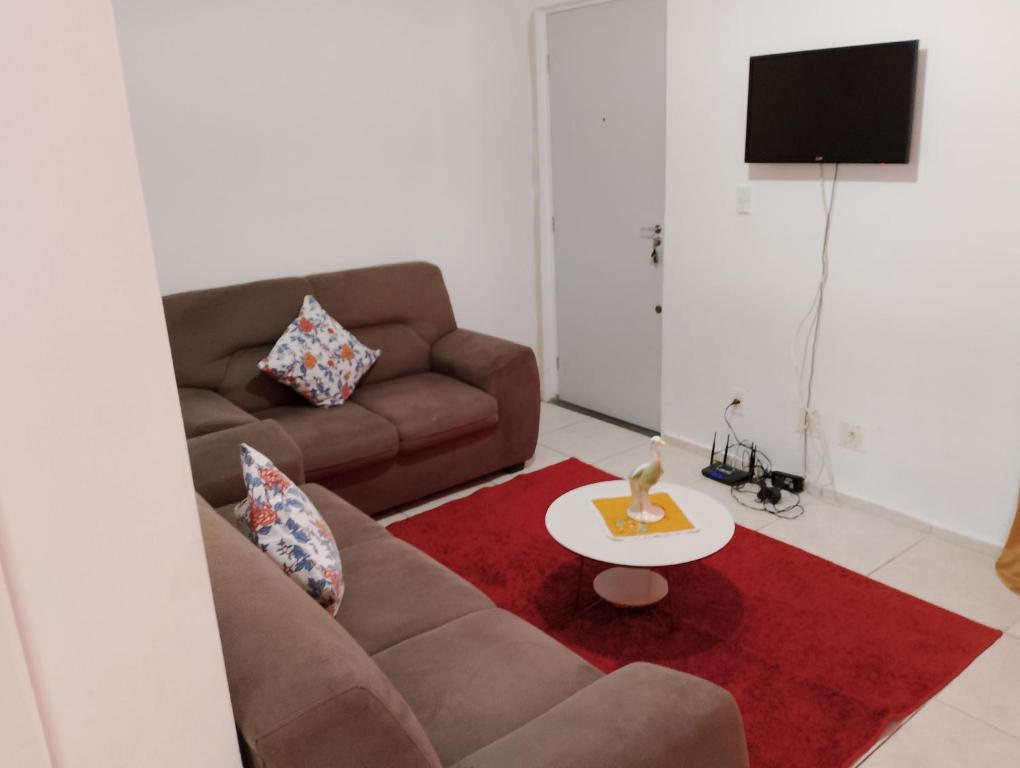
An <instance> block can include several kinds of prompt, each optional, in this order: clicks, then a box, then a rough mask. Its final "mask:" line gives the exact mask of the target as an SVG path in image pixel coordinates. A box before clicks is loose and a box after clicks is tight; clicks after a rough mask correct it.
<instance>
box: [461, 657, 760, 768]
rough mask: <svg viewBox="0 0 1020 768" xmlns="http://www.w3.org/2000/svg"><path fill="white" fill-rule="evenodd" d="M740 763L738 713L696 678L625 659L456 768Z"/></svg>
mask: <svg viewBox="0 0 1020 768" xmlns="http://www.w3.org/2000/svg"><path fill="white" fill-rule="evenodd" d="M523 765H526V766H529V768H543V767H545V766H548V768H553V767H554V766H555V768H582V767H583V768H619V766H621V765H640V766H642V768H667V766H668V767H669V768H676V767H677V766H683V768H747V765H748V756H747V744H746V741H745V739H744V727H743V723H742V721H741V718H740V710H738V709H737V704H736V702H735V701H734V700H733V697H732V696H730V694H729V693H728V692H727V691H725V690H723V689H722V688H720V687H718V686H717V685H715V684H713V683H710V682H708V681H707V680H702V679H701V678H697V677H693V676H691V675H686V674H684V673H682V672H677V671H675V670H672V669H667V668H665V667H659V666H656V665H654V664H644V663H637V664H629V665H628V666H626V667H623V668H621V669H618V670H616V671H615V672H613V673H612V674H611V675H607V676H606V677H604V678H602V679H601V680H598V681H596V682H594V683H592V684H591V685H589V686H588V687H587V688H583V689H582V690H580V691H578V692H577V693H575V694H574V695H573V696H571V697H570V698H568V699H566V700H565V701H563V702H561V703H560V704H558V705H556V706H555V707H553V708H552V709H550V710H549V711H548V712H546V713H545V714H543V715H540V716H539V717H537V718H535V719H534V720H532V721H531V722H529V723H527V724H526V725H524V726H521V727H520V728H518V729H517V730H516V731H513V732H512V733H509V734H507V735H506V736H504V737H503V738H501V739H498V740H496V741H495V742H493V743H492V744H489V745H488V746H486V747H483V748H482V749H480V750H478V751H477V752H475V753H474V754H471V755H469V756H468V757H465V758H464V759H463V760H461V761H460V762H459V763H457V765H456V768H515V767H516V766H523Z"/></svg>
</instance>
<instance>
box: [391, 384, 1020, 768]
mask: <svg viewBox="0 0 1020 768" xmlns="http://www.w3.org/2000/svg"><path fill="white" fill-rule="evenodd" d="M538 442H539V445H538V449H537V451H536V453H535V457H534V458H533V459H532V460H531V462H529V463H528V466H527V467H526V468H525V470H524V471H525V472H533V471H535V470H536V469H541V468H543V467H547V466H549V465H551V464H555V463H557V462H559V461H562V460H563V459H565V458H567V457H568V456H575V457H577V458H579V459H581V460H582V461H586V462H588V463H590V464H594V465H595V466H597V467H599V468H600V469H604V470H606V471H607V472H611V473H613V474H616V475H622V474H625V473H626V472H629V471H630V470H631V469H632V468H633V467H635V466H636V465H637V464H639V463H640V462H642V461H646V460H647V457H648V448H647V438H646V437H645V436H644V435H640V434H637V433H635V432H631V431H629V430H626V429H622V428H620V427H616V426H613V425H611V424H607V423H605V422H602V421H598V420H597V419H592V418H590V417H588V416H584V415H582V414H579V413H575V412H573V411H570V410H567V409H565V408H560V407H559V406H556V405H551V404H548V403H543V404H542V419H541V425H540V428H539V438H538ZM662 463H663V467H664V469H665V477H664V479H666V480H669V481H672V482H679V483H683V484H685V485H689V486H692V487H694V488H697V489H698V490H701V491H703V492H705V493H708V494H710V495H712V496H713V497H715V498H717V499H719V500H720V501H722V502H723V503H724V504H726V506H727V508H728V509H729V510H730V511H731V512H732V513H733V517H734V519H735V520H736V521H737V523H738V524H739V525H743V526H745V527H747V528H753V529H754V530H758V531H761V532H762V533H763V534H765V535H766V536H771V537H773V538H776V539H779V540H780V541H784V542H786V543H787V544H791V545H793V546H795V547H799V548H801V549H803V550H806V551H808V552H811V553H812V554H815V555H818V556H819V557H824V558H826V559H828V560H831V561H832V562H835V563H838V564H839V565H842V566H844V567H845V568H849V569H851V570H854V571H857V572H858V573H863V574H865V575H868V576H871V577H872V578H874V579H877V580H878V581H881V582H883V583H885V584H889V585H890V586H893V587H895V588H897V589H900V590H903V591H904V592H907V593H909V594H912V595H915V596H916V597H919V598H921V599H923V600H927V601H929V602H932V603H935V604H936V605H940V606H942V607H944V608H947V609H949V610H951V611H955V612H956V613H960V614H962V615H964V616H967V617H969V618H971V619H974V620H975V621H980V622H982V623H984V624H987V625H989V626H993V627H996V628H998V629H1002V630H1006V631H1007V635H1005V636H1004V637H1002V638H1001V639H999V640H998V641H997V642H996V643H995V644H994V645H993V646H992V647H991V648H989V649H988V650H987V651H986V652H985V653H984V654H982V655H981V656H980V657H979V658H978V659H977V660H976V661H975V662H974V663H973V664H972V665H971V666H970V667H969V668H968V669H967V670H965V671H964V672H963V674H961V675H960V676H959V677H957V678H956V679H955V680H954V681H953V682H952V683H951V684H950V685H949V686H948V687H946V689H945V690H943V691H942V692H941V693H939V694H938V695H937V696H936V697H935V698H934V699H933V700H932V701H930V702H929V703H928V704H927V705H925V706H924V707H922V708H921V710H920V711H919V712H917V713H916V714H915V715H914V716H913V717H911V718H910V719H908V720H907V721H906V722H905V723H904V724H903V725H902V726H901V727H900V728H899V729H898V730H895V731H894V732H893V733H892V735H891V736H889V737H888V738H887V740H886V741H884V742H883V743H882V744H881V745H880V746H879V747H878V748H876V749H875V750H874V751H873V752H872V753H871V754H870V755H868V756H867V757H866V758H864V759H863V760H862V761H861V762H860V763H859V764H858V765H863V766H865V767H866V768H943V767H944V768H950V767H952V768H965V767H966V766H980V768H1012V767H1013V766H1020V596H1018V595H1015V594H1013V593H1012V592H1010V591H1009V590H1008V589H1006V588H1005V587H1004V586H1003V585H1002V583H1001V582H1000V581H999V580H998V578H997V577H996V575H995V570H994V560H995V558H994V555H992V554H990V553H988V552H982V551H980V550H975V549H974V548H971V547H967V546H965V545H964V544H961V543H958V542H954V541H952V540H951V539H946V538H942V537H940V536H939V535H937V532H936V533H934V534H933V533H932V532H930V531H929V530H928V529H927V528H925V527H924V526H920V525H918V524H916V523H913V522H907V521H900V520H896V519H890V518H888V517H886V516H882V515H879V514H875V513H871V512H868V511H864V510H860V509H857V508H854V507H850V506H848V505H836V504H834V503H832V502H828V501H823V500H821V499H817V498H814V497H811V496H805V506H806V509H807V514H805V515H804V516H803V517H801V518H798V519H796V520H780V519H777V518H775V517H773V516H772V515H769V514H767V513H765V512H758V511H756V510H751V509H747V508H745V507H742V506H740V505H738V504H737V503H736V502H734V501H733V499H732V498H731V497H730V492H729V489H728V488H726V487H724V486H722V485H719V484H718V483H714V482H712V481H710V480H707V479H705V478H704V477H702V475H701V472H700V470H701V467H703V466H704V464H705V457H704V456H702V455H699V454H696V453H693V452H691V451H689V450H687V449H685V448H679V447H675V446H669V445H668V446H666V447H665V448H664V450H663V457H662ZM512 477H514V476H513V475H497V476H493V477H489V478H483V479H481V480H479V481H476V482H474V483H471V484H469V485H466V486H464V487H462V488H458V489H455V490H454V491H452V492H450V493H446V494H442V495H439V496H436V497H435V498H432V499H429V500H427V501H424V502H417V503H415V504H413V505H411V506H408V507H405V508H403V509H400V510H397V511H395V512H393V513H392V514H390V515H387V516H386V517H385V518H384V519H383V520H382V522H383V523H384V524H386V525H388V524H390V523H392V522H395V521H396V520H403V519H406V518H408V517H412V516H414V515H417V514H421V513H422V512H426V511H428V510H430V509H434V508H435V507H438V506H440V505H441V504H443V503H445V502H447V501H451V500H453V499H456V498H461V497H463V496H467V495H468V494H470V493H473V492H474V491H476V490H477V489H479V488H482V487H485V486H490V485H495V484H498V483H502V482H505V481H507V480H509V479H512Z"/></svg>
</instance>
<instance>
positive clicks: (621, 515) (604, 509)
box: [591, 493, 697, 539]
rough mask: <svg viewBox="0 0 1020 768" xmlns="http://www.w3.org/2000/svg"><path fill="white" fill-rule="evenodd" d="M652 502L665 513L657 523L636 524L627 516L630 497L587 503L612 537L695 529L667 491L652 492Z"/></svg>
mask: <svg viewBox="0 0 1020 768" xmlns="http://www.w3.org/2000/svg"><path fill="white" fill-rule="evenodd" d="M650 499H651V501H652V504H656V505H658V506H660V507H662V509H663V510H664V511H665V513H666V516H665V517H663V518H662V519H661V520H660V521H659V522H657V523H639V522H638V521H637V520H633V519H631V518H630V517H629V516H628V515H627V508H628V507H629V506H630V501H631V498H630V496H616V497H613V498H608V499H592V500H591V503H592V504H593V505H594V506H595V509H596V510H597V511H598V513H599V514H600V515H601V516H602V519H603V521H605V524H606V528H608V529H609V535H610V536H612V537H613V538H614V539H629V538H632V537H634V536H661V535H662V534H664V533H686V532H690V531H694V530H697V529H696V528H695V527H694V523H692V522H691V521H690V520H688V519H687V515H685V514H684V513H683V510H682V509H680V507H679V506H678V505H677V503H676V502H675V501H673V497H671V496H670V495H669V494H668V493H653V494H652V495H651V496H650Z"/></svg>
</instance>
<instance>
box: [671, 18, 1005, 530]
mask: <svg viewBox="0 0 1020 768" xmlns="http://www.w3.org/2000/svg"><path fill="white" fill-rule="evenodd" d="M1017 29H1020V4H1018V3H1017V2H1016V0H988V1H987V2H984V3H980V4H968V3H961V2H958V0H903V1H902V2H896V3H890V2H887V0H859V1H858V2H854V3H839V2H832V1H827V2H818V1H817V0H776V1H774V2H770V3H758V2H753V1H752V0H719V1H718V2H713V3H692V2H681V1H680V0H674V2H672V3H671V4H670V18H669V49H670V50H669V86H668V89H669V127H668V163H667V212H666V219H665V226H666V233H667V244H668V246H667V247H668V251H667V257H666V262H665V264H666V273H665V279H666V286H665V307H666V313H665V315H664V322H665V334H664V336H665V339H666V347H665V351H664V386H663V391H664V392H665V393H666V395H665V401H664V403H663V421H664V430H665V431H666V432H667V433H670V434H674V435H677V436H680V437H683V438H687V439H690V440H693V441H697V442H699V443H708V442H710V441H711V439H712V432H713V430H715V429H721V428H722V422H721V419H720V416H721V411H722V409H723V407H724V406H725V405H726V404H727V403H728V402H729V392H730V388H731V387H741V388H744V389H745V390H746V391H747V399H746V415H745V416H744V417H743V418H741V419H740V420H739V421H738V422H737V423H736V424H735V426H736V427H737V429H738V430H741V432H742V436H746V437H753V438H754V439H756V440H757V441H758V442H759V443H760V444H761V445H762V446H763V447H765V448H766V449H767V450H768V451H769V452H770V453H771V454H772V458H773V459H774V460H775V463H776V464H777V465H778V466H779V467H780V468H788V469H792V470H795V471H796V470H797V469H798V468H799V467H800V443H799V439H800V438H799V436H798V435H797V434H795V432H794V429H793V425H794V423H795V418H796V412H797V398H796V394H795V392H796V385H795V379H794V376H793V373H792V367H791V364H790V363H789V362H788V359H789V346H790V342H791V339H792V336H793V333H794V327H795V325H796V322H797V320H798V319H799V318H800V317H801V316H802V314H803V313H804V311H805V310H806V309H807V306H808V304H809V303H810V300H811V295H812V293H813V291H814V288H815V284H816V281H817V276H818V263H819V250H820V245H821V238H822V227H823V213H822V206H821V200H820V194H819V187H818V182H817V173H818V170H817V168H816V167H814V166H804V167H798V166H751V167H750V168H749V166H747V165H745V164H744V162H743V138H744V119H745V112H746V99H747V67H748V57H749V56H751V55H754V54H762V53H772V52H780V51H788V50H800V49H806V48H821V47H827V46H837V45H851V44H857V43H870V42H881V41H891V40H901V39H912V38H920V40H921V48H922V50H923V51H924V52H925V54H924V55H925V67H924V71H923V73H922V76H923V94H922V99H921V103H919V109H920V112H921V115H920V116H921V120H922V122H921V126H920V131H919V133H917V134H916V135H915V141H916V144H917V146H915V154H916V158H915V161H914V162H913V163H912V164H911V166H908V167H902V166H901V167H894V166H889V167H885V168H879V167H851V166H844V167H843V168H841V169H840V178H841V181H840V184H839V189H838V192H837V198H836V208H835V213H834V223H833V231H832V241H831V257H832V268H831V275H830V283H829V289H828V294H827V297H826V305H825V311H824V317H823V320H822V331H821V337H820V349H819V356H818V367H817V379H816V382H817V383H816V389H815V394H816V397H815V403H816V406H817V408H818V409H819V411H820V414H821V416H822V418H823V422H824V426H825V429H826V431H827V433H828V435H829V437H830V444H832V445H833V448H832V453H833V459H834V465H835V476H836V481H837V488H838V489H839V490H840V491H842V492H844V493H846V494H850V495H852V496H857V497H861V498H864V499H868V500H871V501H874V502H877V503H879V504H882V505H884V506H887V507H891V508H893V509H896V510H900V511H903V512H906V513H908V514H911V515H914V516H917V517H919V518H922V519H924V520H927V521H929V522H931V523H934V524H936V525H939V526H942V527H945V528H949V529H952V530H956V531H960V532H963V533H966V534H969V535H971V536H974V537H977V538H980V539H984V540H988V541H992V542H1001V541H1003V540H1004V539H1005V536H1006V532H1007V529H1008V525H1009V522H1010V521H1011V520H1012V518H1013V514H1014V512H1015V509H1016V493H1017V485H1018V478H1020V429H1018V428H1020V299H1018V297H1020V229H1018V228H1017V211H1016V206H1017V203H1018V201H1020V197H1018V195H1017V190H1016V183H1017V179H1018V178H1020V141H1018V137H1020V79H1018V78H1017V73H1018V72H1020V54H1018V53H1017V48H1016V41H1015V36H1016V30H1017ZM830 170H831V168H830ZM749 178H750V179H751V183H752V184H753V196H754V201H753V206H754V213H753V215H751V216H737V215H736V214H735V203H736V185H737V184H738V183H741V182H747V181H748V179H749ZM843 421H846V422H851V423H855V424H860V425H861V426H862V427H863V434H864V448H865V452H864V453H856V452H852V451H848V450H846V449H842V448H839V447H835V442H836V437H837V435H838V428H839V423H840V422H843Z"/></svg>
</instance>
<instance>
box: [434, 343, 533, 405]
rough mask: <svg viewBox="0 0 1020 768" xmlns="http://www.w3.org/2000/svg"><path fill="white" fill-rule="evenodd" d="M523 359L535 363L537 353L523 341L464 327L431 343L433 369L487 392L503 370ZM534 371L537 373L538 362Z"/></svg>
mask: <svg viewBox="0 0 1020 768" xmlns="http://www.w3.org/2000/svg"><path fill="white" fill-rule="evenodd" d="M522 360H523V361H526V362H530V363H532V364H535V353H534V352H532V351H531V349H530V348H528V347H525V346H524V345H523V344H515V343H514V342H512V341H507V340H505V339H499V338H496V337H495V336H487V335H486V334H484V333H477V332H475V331H467V330H465V329H463V328H458V329H456V330H454V331H451V332H450V333H448V334H446V335H445V336H443V337H442V338H440V339H439V340H437V341H436V343H435V344H433V345H432V360H431V362H432V370H433V371H435V372H436V373H442V374H445V375H446V376H452V377H453V378H455V379H460V380H461V381H463V382H466V383H468V384H472V385H474V386H476V387H478V388H479V389H484V390H486V391H488V392H491V391H492V389H493V388H494V386H495V384H496V379H497V378H498V377H499V376H500V374H501V373H503V372H504V371H506V370H507V368H510V367H513V366H514V365H515V364H518V365H519V364H520V362H521V361H522ZM525 367H527V366H525ZM535 371H536V374H537V371H538V368H537V364H535Z"/></svg>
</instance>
